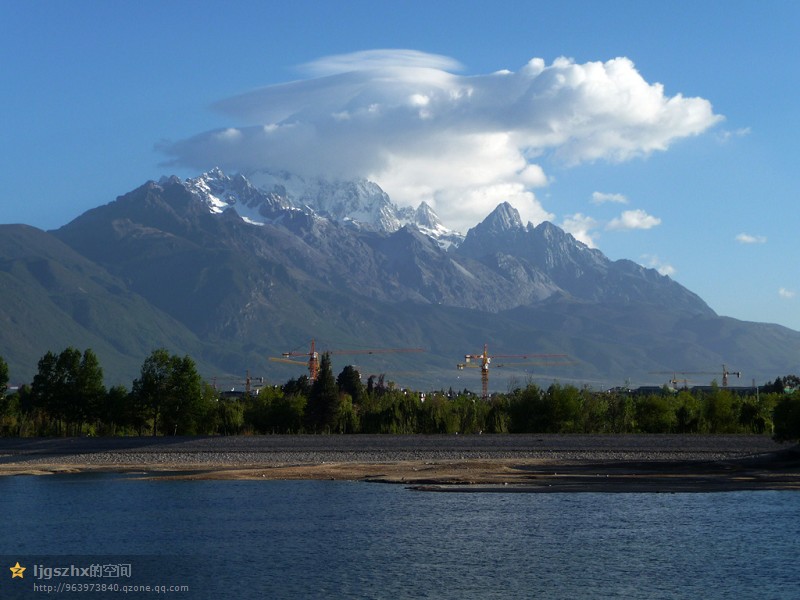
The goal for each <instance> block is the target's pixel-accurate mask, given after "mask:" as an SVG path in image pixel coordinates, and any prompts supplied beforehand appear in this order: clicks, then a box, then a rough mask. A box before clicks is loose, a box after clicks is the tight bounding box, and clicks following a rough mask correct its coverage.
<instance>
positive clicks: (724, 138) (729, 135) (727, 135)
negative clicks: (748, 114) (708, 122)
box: [717, 127, 752, 143]
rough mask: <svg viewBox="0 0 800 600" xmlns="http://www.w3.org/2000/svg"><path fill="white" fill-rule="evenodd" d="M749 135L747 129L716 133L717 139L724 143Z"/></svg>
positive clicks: (749, 131) (748, 129)
mask: <svg viewBox="0 0 800 600" xmlns="http://www.w3.org/2000/svg"><path fill="white" fill-rule="evenodd" d="M750 133H752V132H751V130H750V128H749V127H741V128H740V129H735V130H733V131H730V130H727V129H726V130H723V131H720V132H718V133H717V139H718V140H719V141H720V142H722V143H725V142H728V141H730V140H731V139H733V138H738V137H745V136H748V135H750Z"/></svg>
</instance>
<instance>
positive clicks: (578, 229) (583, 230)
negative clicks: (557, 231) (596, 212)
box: [561, 213, 597, 248]
mask: <svg viewBox="0 0 800 600" xmlns="http://www.w3.org/2000/svg"><path fill="white" fill-rule="evenodd" d="M561 228H562V229H563V230H564V231H566V232H567V233H570V234H572V236H573V237H574V238H575V239H576V240H578V241H579V242H583V243H584V244H586V245H587V246H589V248H596V247H597V245H596V244H595V240H594V236H595V235H596V234H594V233H592V229H597V221H595V220H594V219H593V218H592V217H589V216H587V215H584V214H582V213H575V214H574V215H570V216H568V217H564V221H563V222H562V223H561Z"/></svg>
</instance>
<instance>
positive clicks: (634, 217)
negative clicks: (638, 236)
mask: <svg viewBox="0 0 800 600" xmlns="http://www.w3.org/2000/svg"><path fill="white" fill-rule="evenodd" d="M660 224H661V219H659V218H658V217H654V216H652V215H648V214H647V213H646V212H645V211H643V210H642V209H640V208H637V209H636V210H626V211H625V212H623V213H622V214H621V215H620V216H619V217H616V218H615V219H611V221H609V223H608V225H606V229H608V230H609V231H628V230H631V229H652V228H653V227H655V226H656V225H660Z"/></svg>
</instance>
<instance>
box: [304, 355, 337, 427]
mask: <svg viewBox="0 0 800 600" xmlns="http://www.w3.org/2000/svg"><path fill="white" fill-rule="evenodd" d="M338 417H339V389H338V388H337V386H336V380H335V379H334V378H333V372H332V371H331V357H330V354H328V353H327V352H326V353H325V354H323V355H322V358H321V360H320V363H319V371H318V373H317V378H316V379H315V380H314V383H313V384H312V385H311V391H310V393H309V397H308V404H307V405H306V423H307V425H308V428H309V430H311V431H315V432H323V431H331V430H332V429H333V428H334V427H335V426H336V423H337V420H338Z"/></svg>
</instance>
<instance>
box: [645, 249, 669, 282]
mask: <svg viewBox="0 0 800 600" xmlns="http://www.w3.org/2000/svg"><path fill="white" fill-rule="evenodd" d="M641 260H642V265H643V266H645V267H649V268H651V269H655V270H656V271H658V272H659V273H660V274H661V275H667V276H669V277H672V276H673V275H675V273H676V272H677V270H676V269H675V267H673V266H672V265H670V264H668V263H665V262H664V261H662V260H661V259H660V258H659V257H658V256H656V255H654V254H643V255H642V257H641Z"/></svg>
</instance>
